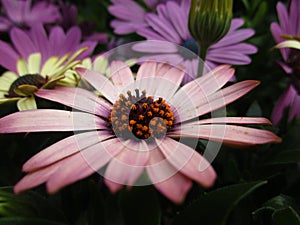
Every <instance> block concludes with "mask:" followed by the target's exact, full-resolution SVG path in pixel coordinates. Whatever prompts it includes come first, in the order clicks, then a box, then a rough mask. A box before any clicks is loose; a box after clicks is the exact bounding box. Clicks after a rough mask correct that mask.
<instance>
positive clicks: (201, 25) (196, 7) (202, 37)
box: [189, 0, 233, 49]
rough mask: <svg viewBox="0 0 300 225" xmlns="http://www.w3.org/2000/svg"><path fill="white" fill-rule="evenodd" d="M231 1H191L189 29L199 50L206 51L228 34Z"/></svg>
mask: <svg viewBox="0 0 300 225" xmlns="http://www.w3.org/2000/svg"><path fill="white" fill-rule="evenodd" d="M232 2H233V0H192V3H191V7H190V14H189V29H190V32H191V34H192V36H193V38H194V39H195V40H196V41H197V42H198V44H199V45H200V49H201V48H205V49H207V48H208V47H209V46H210V45H212V44H214V43H216V42H218V41H219V40H220V39H221V38H223V37H224V36H225V35H226V33H227V32H228V30H229V28H230V25H231V19H232Z"/></svg>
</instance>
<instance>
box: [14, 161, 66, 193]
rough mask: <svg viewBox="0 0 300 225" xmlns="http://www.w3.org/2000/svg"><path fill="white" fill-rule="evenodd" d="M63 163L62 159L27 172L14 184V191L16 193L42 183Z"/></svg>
mask: <svg viewBox="0 0 300 225" xmlns="http://www.w3.org/2000/svg"><path fill="white" fill-rule="evenodd" d="M64 163H65V161H64V160H62V161H59V162H57V163H55V164H52V165H50V166H47V167H44V168H42V169H40V170H37V171H33V172H32V173H29V174H27V175H26V176H25V177H23V178H22V179H21V180H20V181H19V182H18V183H17V184H16V185H15V187H14V192H15V193H16V194H19V193H21V192H24V191H26V190H29V189H31V188H33V187H36V186H38V185H40V184H42V183H45V182H46V181H47V180H48V179H49V177H50V176H51V175H52V174H53V173H54V172H55V171H56V170H57V169H58V168H59V167H60V166H61V165H63V164H64Z"/></svg>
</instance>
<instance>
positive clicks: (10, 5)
mask: <svg viewBox="0 0 300 225" xmlns="http://www.w3.org/2000/svg"><path fill="white" fill-rule="evenodd" d="M1 3H2V7H3V11H4V14H5V15H6V16H0V31H9V30H10V29H11V28H12V27H15V26H16V27H23V28H24V27H31V26H32V25H34V24H37V23H42V24H47V23H53V22H56V21H58V20H59V19H60V13H59V10H58V7H57V6H55V5H54V4H52V3H50V2H47V1H40V2H36V3H34V4H32V1H31V0H1Z"/></svg>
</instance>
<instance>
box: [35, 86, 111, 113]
mask: <svg viewBox="0 0 300 225" xmlns="http://www.w3.org/2000/svg"><path fill="white" fill-rule="evenodd" d="M35 95H36V96H38V97H40V98H45V99H48V100H51V101H55V102H59V103H61V104H64V105H67V106H69V107H72V108H75V109H79V110H82V111H85V112H89V113H92V114H97V115H99V116H103V117H108V115H109V113H110V108H111V105H110V104H109V103H107V102H105V101H104V100H103V99H101V98H99V97H98V96H97V95H95V94H94V93H93V92H90V91H87V90H85V89H81V88H74V87H56V88H55V89H40V90H38V91H37V92H35Z"/></svg>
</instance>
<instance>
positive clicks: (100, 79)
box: [76, 68, 119, 103]
mask: <svg viewBox="0 0 300 225" xmlns="http://www.w3.org/2000/svg"><path fill="white" fill-rule="evenodd" d="M76 72H77V73H78V74H79V75H80V76H82V77H83V78H84V79H86V80H87V81H88V82H89V83H90V84H91V85H92V86H93V87H94V88H96V90H97V91H99V92H100V93H102V94H103V95H104V96H105V97H106V98H107V99H108V100H109V101H110V102H112V103H115V101H116V100H117V99H118V98H119V96H118V90H117V89H116V88H115V86H114V85H113V84H112V83H111V82H110V81H109V80H108V79H107V78H106V77H105V76H104V75H102V74H100V73H98V72H95V71H92V70H87V69H83V68H77V69H76Z"/></svg>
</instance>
